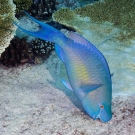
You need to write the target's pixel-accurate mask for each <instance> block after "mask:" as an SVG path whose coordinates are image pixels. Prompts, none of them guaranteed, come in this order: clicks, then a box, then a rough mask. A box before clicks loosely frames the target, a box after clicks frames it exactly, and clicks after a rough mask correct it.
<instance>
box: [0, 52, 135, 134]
mask: <svg viewBox="0 0 135 135" xmlns="http://www.w3.org/2000/svg"><path fill="white" fill-rule="evenodd" d="M63 77H66V74H65V70H64V66H63V65H62V62H61V61H60V60H59V58H57V56H56V54H55V52H54V53H53V54H52V55H51V57H50V58H49V59H48V60H46V61H45V62H44V63H42V64H38V65H30V64H25V65H21V66H19V67H16V68H6V67H3V66H2V65H0V135H135V96H134V95H128V94H126V95H125V94H124V95H122V94H117V93H116V91H113V101H112V102H113V103H112V110H113V118H112V120H111V121H109V122H108V123H102V122H100V121H98V120H96V121H94V120H92V119H91V118H90V117H89V116H88V115H87V114H86V113H85V112H84V110H83V108H82V106H81V104H80V102H79V101H78V100H77V98H76V96H75V95H74V93H73V92H71V91H69V90H68V89H67V88H65V87H64V86H63V84H62V83H61V79H62V78H63ZM123 85H124V82H123Z"/></svg>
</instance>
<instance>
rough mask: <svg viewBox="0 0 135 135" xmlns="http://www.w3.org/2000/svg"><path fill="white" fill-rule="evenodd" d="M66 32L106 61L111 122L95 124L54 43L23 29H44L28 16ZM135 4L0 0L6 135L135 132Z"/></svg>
mask: <svg viewBox="0 0 135 135" xmlns="http://www.w3.org/2000/svg"><path fill="white" fill-rule="evenodd" d="M24 10H25V11H27V12H28V13H29V14H30V15H31V16H33V17H35V18H36V19H38V20H40V21H42V22H45V23H47V24H49V25H51V26H53V27H55V28H57V29H58V30H61V31H63V33H64V32H66V31H74V32H78V33H79V34H81V35H82V36H83V37H85V38H86V39H87V40H89V41H90V42H92V43H93V44H94V45H95V46H96V47H97V48H98V49H99V50H100V51H101V52H102V54H103V55H104V56H105V58H106V60H107V62H108V65H109V67H110V71H111V73H112V74H113V76H112V89H113V90H112V95H113V97H112V111H113V117H112V120H111V121H109V122H108V123H102V122H100V121H98V120H96V121H94V120H92V119H91V118H90V117H89V116H88V115H87V114H86V113H85V111H84V110H83V108H82V106H81V104H80V102H79V101H78V99H77V98H76V96H75V95H74V94H73V93H72V92H71V91H69V90H68V89H67V88H65V86H63V84H62V83H61V80H62V79H63V78H66V77H67V75H66V71H65V67H64V65H63V63H62V62H61V61H60V59H59V58H58V57H57V54H56V52H55V51H54V43H52V42H48V41H44V40H41V39H38V38H33V37H31V36H29V35H26V34H24V33H23V32H22V31H20V30H19V29H17V27H16V26H15V25H14V24H13V22H17V23H19V25H20V26H21V27H23V28H25V29H27V30H31V31H36V30H38V29H39V27H38V25H37V24H35V23H34V22H32V21H31V20H30V19H29V18H28V17H26V15H25V14H24V12H23V11H24ZM134 35H135V1H134V0H128V1H127V0H121V1H119V0H100V1H98V0H95V1H94V0H57V1H56V0H0V134H1V135H21V134H23V135H109V134H110V135H134V134H135V128H134V127H135V57H134V56H135V38H134Z"/></svg>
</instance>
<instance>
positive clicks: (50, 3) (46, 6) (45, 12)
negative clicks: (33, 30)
mask: <svg viewBox="0 0 135 135" xmlns="http://www.w3.org/2000/svg"><path fill="white" fill-rule="evenodd" d="M57 4H58V3H57V2H56V0H33V2H32V5H31V8H30V9H29V10H28V12H29V13H30V14H31V15H32V16H34V17H36V18H44V19H45V18H48V17H50V16H52V13H53V12H54V11H55V10H56V5H57Z"/></svg>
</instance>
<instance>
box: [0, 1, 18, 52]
mask: <svg viewBox="0 0 135 135" xmlns="http://www.w3.org/2000/svg"><path fill="white" fill-rule="evenodd" d="M15 20H16V18H15V5H14V4H13V1H12V0H0V55H1V53H2V52H3V51H4V49H5V48H6V47H7V46H8V45H9V43H10V40H11V39H12V38H13V36H14V32H15V30H16V27H15V26H14V25H13V22H14V21H15Z"/></svg>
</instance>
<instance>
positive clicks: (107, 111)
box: [97, 103, 112, 122]
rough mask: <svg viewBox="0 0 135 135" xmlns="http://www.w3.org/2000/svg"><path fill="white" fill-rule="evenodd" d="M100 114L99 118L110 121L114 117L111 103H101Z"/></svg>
mask: <svg viewBox="0 0 135 135" xmlns="http://www.w3.org/2000/svg"><path fill="white" fill-rule="evenodd" d="M99 108H100V111H99V114H98V115H97V119H99V120H100V121H102V122H108V121H109V120H111V118H112V111H111V105H107V104H104V103H99Z"/></svg>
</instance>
